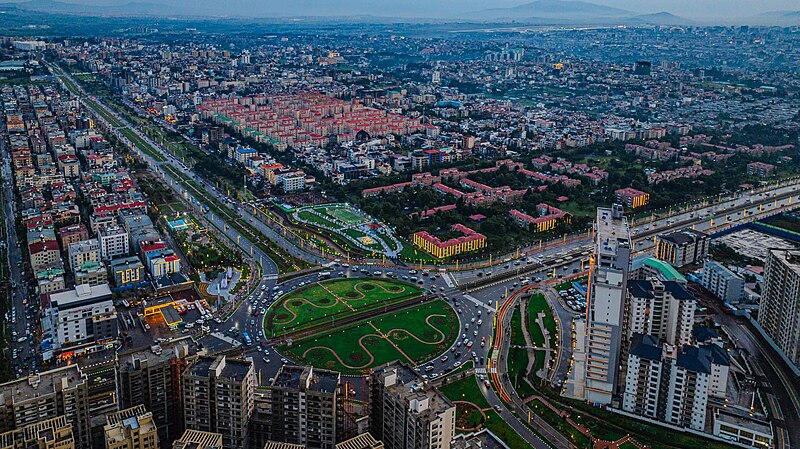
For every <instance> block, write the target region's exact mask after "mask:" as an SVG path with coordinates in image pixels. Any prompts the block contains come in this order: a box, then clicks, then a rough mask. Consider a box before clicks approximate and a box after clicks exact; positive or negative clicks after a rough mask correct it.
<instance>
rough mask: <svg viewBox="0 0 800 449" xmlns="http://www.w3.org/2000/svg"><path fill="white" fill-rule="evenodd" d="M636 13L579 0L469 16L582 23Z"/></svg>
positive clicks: (548, 0)
mask: <svg viewBox="0 0 800 449" xmlns="http://www.w3.org/2000/svg"><path fill="white" fill-rule="evenodd" d="M633 15H634V13H632V12H630V11H626V10H624V9H619V8H612V7H610V6H603V5H598V4H596V3H590V2H584V1H579V0H537V1H534V2H530V3H525V4H523V5H519V6H512V7H510V8H492V9H486V10H483V11H477V12H474V13H470V14H467V17H468V18H473V19H475V18H479V19H481V20H483V21H489V20H517V21H524V20H526V19H528V18H539V19H558V20H564V21H568V22H580V21H585V20H593V19H601V18H623V17H630V16H633Z"/></svg>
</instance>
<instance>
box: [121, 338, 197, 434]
mask: <svg viewBox="0 0 800 449" xmlns="http://www.w3.org/2000/svg"><path fill="white" fill-rule="evenodd" d="M196 353H197V348H196V345H195V343H194V341H193V340H192V339H191V338H190V337H184V338H180V339H178V340H173V341H172V342H170V343H161V344H160V345H156V346H152V347H150V348H146V349H137V350H132V351H124V352H118V353H117V389H118V392H119V399H118V400H119V403H120V404H121V406H122V407H124V408H127V407H134V406H136V405H139V404H142V405H144V407H145V408H146V409H147V410H148V411H150V413H152V414H153V421H154V422H155V425H156V428H157V429H158V434H159V438H160V440H161V446H162V447H166V446H167V445H169V444H170V443H171V442H172V441H175V439H177V438H178V437H179V436H180V435H181V434H182V433H183V401H182V398H181V375H182V374H183V372H184V371H185V370H186V367H187V366H188V365H189V363H191V361H192V360H194V358H196V357H197V355H196Z"/></svg>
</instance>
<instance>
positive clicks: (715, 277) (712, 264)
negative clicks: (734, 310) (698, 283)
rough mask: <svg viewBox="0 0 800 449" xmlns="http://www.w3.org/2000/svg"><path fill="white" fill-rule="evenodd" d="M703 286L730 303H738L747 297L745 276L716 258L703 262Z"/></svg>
mask: <svg viewBox="0 0 800 449" xmlns="http://www.w3.org/2000/svg"><path fill="white" fill-rule="evenodd" d="M703 287H705V288H706V290H708V291H710V292H711V293H712V294H713V295H714V296H716V297H717V298H719V299H721V300H723V301H724V302H727V303H728V304H737V303H739V302H741V301H742V300H743V299H744V297H745V293H744V278H743V277H741V276H739V275H738V274H736V273H734V272H733V271H731V270H729V269H728V268H727V267H725V266H724V265H722V264H721V263H719V262H716V261H714V260H706V261H705V263H703Z"/></svg>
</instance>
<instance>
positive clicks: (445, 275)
mask: <svg viewBox="0 0 800 449" xmlns="http://www.w3.org/2000/svg"><path fill="white" fill-rule="evenodd" d="M442 280H444V283H445V284H447V286H448V287H450V288H453V287H455V286H456V283H455V281H454V280H453V275H452V274H450V273H442Z"/></svg>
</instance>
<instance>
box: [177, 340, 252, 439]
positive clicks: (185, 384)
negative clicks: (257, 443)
mask: <svg viewBox="0 0 800 449" xmlns="http://www.w3.org/2000/svg"><path fill="white" fill-rule="evenodd" d="M181 384H182V390H183V417H184V423H185V425H186V428H187V429H194V430H200V431H204V432H214V433H219V434H222V442H223V447H224V448H225V449H234V448H242V447H245V446H247V444H248V439H247V437H248V435H247V432H248V425H249V422H250V416H251V415H252V413H253V406H254V400H253V396H254V390H255V385H256V376H255V369H254V368H253V362H251V361H245V360H237V359H229V358H227V357H225V356H224V355H221V356H217V357H207V356H202V357H199V358H198V359H197V360H195V361H194V363H192V364H191V365H190V366H189V367H188V368H187V369H186V371H184V373H183V376H182V379H181Z"/></svg>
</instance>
